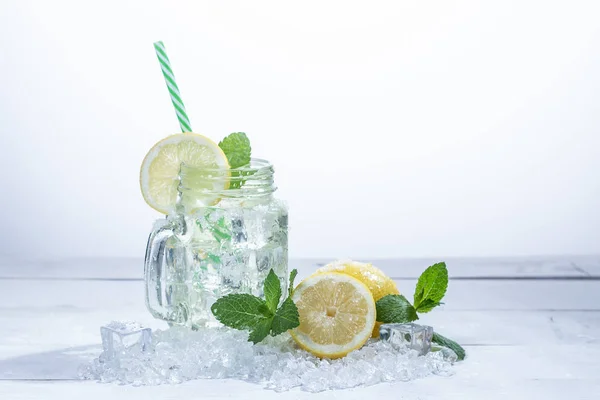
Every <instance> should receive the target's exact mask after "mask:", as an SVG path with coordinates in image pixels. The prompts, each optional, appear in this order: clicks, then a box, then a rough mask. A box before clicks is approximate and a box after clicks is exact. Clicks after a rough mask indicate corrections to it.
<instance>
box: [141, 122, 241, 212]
mask: <svg viewBox="0 0 600 400" xmlns="http://www.w3.org/2000/svg"><path fill="white" fill-rule="evenodd" d="M182 164H183V165H185V166H186V167H190V168H192V169H196V170H198V171H201V170H203V169H206V170H219V171H226V173H224V174H219V178H217V179H215V178H211V179H207V180H206V182H204V183H205V185H206V184H207V185H208V186H210V192H214V193H218V192H220V191H222V190H227V189H228V188H229V176H230V175H229V162H228V161H227V156H226V155H225V153H224V152H223V150H221V148H220V147H219V146H218V145H217V144H216V143H215V142H213V141H212V140H210V139H209V138H207V137H206V136H203V135H199V134H197V133H179V134H175V135H171V136H168V137H166V138H164V139H162V140H161V141H159V142H158V143H156V144H155V145H154V146H152V148H151V149H150V151H148V154H146V157H145V158H144V161H143V162H142V166H141V168H140V188H141V190H142V195H143V196H144V200H145V201H146V203H148V205H149V206H150V207H152V208H154V209H155V210H156V211H158V212H161V213H163V214H168V213H169V212H170V211H172V210H173V209H174V207H175V203H176V202H177V194H178V191H177V189H178V187H179V182H180V181H179V173H180V169H181V168H182ZM196 183H198V181H197V180H196ZM205 185H201V186H205ZM219 200H220V199H219V197H218V196H217V195H215V194H207V195H206V197H205V198H203V199H202V201H203V203H205V204H207V205H213V204H216V203H217V202H218V201H219Z"/></svg>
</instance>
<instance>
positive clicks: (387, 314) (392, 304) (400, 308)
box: [375, 294, 419, 324]
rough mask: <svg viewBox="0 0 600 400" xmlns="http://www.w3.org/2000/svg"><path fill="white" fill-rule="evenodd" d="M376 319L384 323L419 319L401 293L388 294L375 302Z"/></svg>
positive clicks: (400, 322)
mask: <svg viewBox="0 0 600 400" xmlns="http://www.w3.org/2000/svg"><path fill="white" fill-rule="evenodd" d="M375 308H376V310H377V321H379V322H383V323H386V324H390V323H398V324H403V323H406V322H411V321H416V320H418V319H419V317H418V316H417V311H416V310H415V308H414V307H413V306H412V304H410V302H409V301H408V300H407V299H406V297H404V296H402V295H401V294H389V295H387V296H385V297H382V298H381V299H379V300H378V301H377V303H375Z"/></svg>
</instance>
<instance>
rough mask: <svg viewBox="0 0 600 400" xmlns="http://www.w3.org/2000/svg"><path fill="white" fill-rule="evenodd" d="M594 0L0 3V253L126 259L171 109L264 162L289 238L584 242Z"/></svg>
mask: <svg viewBox="0 0 600 400" xmlns="http://www.w3.org/2000/svg"><path fill="white" fill-rule="evenodd" d="M599 18H600V2H597V1H588V2H583V1H560V2H559V1H522V0H519V1H506V0H505V1H447V0H441V1H405V0H403V1H390V2H383V1H361V2H353V1H306V0H305V1H301V2H287V1H286V2H284V1H268V2H267V1H252V2H249V1H235V2H234V1H227V2H225V1H224V2H216V1H213V2H208V1H189V2H154V1H135V2H131V1H118V2H112V1H106V0H104V1H96V2H88V1H85V2H84V1H77V2H76V1H73V2H68V3H67V2H64V1H37V2H32V1H2V2H1V5H0V79H1V82H2V84H1V85H0V129H1V138H0V150H1V151H2V155H1V156H0V184H1V191H2V195H1V196H0V202H1V203H0V210H2V224H3V227H2V234H1V239H2V242H1V243H0V254H1V255H2V256H19V257H29V258H47V257H83V256H135V257H141V256H142V255H143V252H144V248H145V244H146V237H147V234H148V233H149V230H150V227H151V224H152V221H153V220H154V219H156V218H158V217H159V215H158V214H157V213H156V212H155V211H153V210H152V209H150V208H149V207H148V206H146V204H145V203H144V201H143V199H142V197H141V195H140V192H139V186H138V174H139V165H140V163H141V161H142V159H143V157H144V155H145V153H146V151H147V150H148V149H149V148H150V147H151V146H152V144H153V143H154V142H156V141H158V140H159V139H161V138H163V137H164V136H166V135H168V134H171V133H176V132H177V131H178V124H177V120H176V118H175V114H174V111H173V108H172V106H171V104H170V100H169V96H168V94H167V90H166V87H165V84H164V81H163V78H162V76H161V73H160V69H159V66H158V62H157V60H156V57H155V54H154V50H153V48H152V42H153V41H156V40H163V41H164V42H165V45H166V47H167V51H168V54H169V56H170V58H171V61H172V64H173V68H174V71H175V76H176V77H177V80H178V82H179V86H180V89H181V93H182V96H183V98H184V101H185V104H186V106H187V109H188V113H189V115H190V119H191V122H192V127H193V128H194V130H195V131H196V132H199V133H203V134H206V135H208V136H210V137H212V138H213V139H215V140H220V139H221V138H222V137H223V136H225V135H226V134H228V133H230V132H234V131H245V132H246V133H247V134H248V135H249V137H250V139H251V141H252V144H253V148H254V155H255V156H260V157H264V158H268V159H269V160H271V161H272V162H273V163H274V165H275V167H276V170H277V172H276V179H277V183H278V186H279V187H280V191H279V196H280V197H282V198H284V199H286V200H288V202H289V206H290V219H291V220H290V223H291V231H290V240H291V242H290V250H291V256H295V257H299V256H302V257H309V256H319V257H320V256H329V257H345V256H349V257H362V258H375V257H391V256H405V257H408V256H465V255H477V256H495V255H529V254H537V255H544V254H575V253H598V250H599V244H600V212H599V211H598V210H599V208H600V23H599V20H600V19H599Z"/></svg>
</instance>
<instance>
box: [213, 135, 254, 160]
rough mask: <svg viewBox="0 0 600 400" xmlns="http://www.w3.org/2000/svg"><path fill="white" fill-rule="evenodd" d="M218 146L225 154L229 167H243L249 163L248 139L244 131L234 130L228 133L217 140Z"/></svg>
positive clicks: (250, 149) (249, 149)
mask: <svg viewBox="0 0 600 400" xmlns="http://www.w3.org/2000/svg"><path fill="white" fill-rule="evenodd" d="M219 147H220V148H221V150H223V153H225V155H226V156H227V160H228V161H229V166H230V167H231V168H239V167H243V166H244V165H246V164H249V163H250V154H251V152H252V148H251V147H250V140H249V139H248V136H246V134H245V133H244V132H234V133H231V134H229V135H228V136H227V137H225V138H224V139H223V140H221V141H220V142H219Z"/></svg>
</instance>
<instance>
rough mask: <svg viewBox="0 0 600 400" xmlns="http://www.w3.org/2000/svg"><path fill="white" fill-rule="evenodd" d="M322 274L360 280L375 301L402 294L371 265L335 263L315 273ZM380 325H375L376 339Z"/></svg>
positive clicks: (348, 261)
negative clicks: (336, 273)
mask: <svg viewBox="0 0 600 400" xmlns="http://www.w3.org/2000/svg"><path fill="white" fill-rule="evenodd" d="M322 272H340V273H343V274H347V275H350V276H352V277H354V278H356V279H358V280H359V281H361V282H362V283H364V284H365V285H366V286H367V287H368V288H369V290H370V291H371V293H372V294H373V299H374V300H375V301H377V300H379V299H381V298H382V297H385V296H387V295H388V294H400V292H399V291H398V287H397V286H396V282H394V281H393V280H392V278H390V277H389V276H387V275H386V274H384V273H383V271H382V270H380V269H379V268H377V267H375V266H374V265H373V264H371V263H362V262H358V261H352V260H340V261H334V262H332V263H329V264H327V265H325V266H324V267H321V268H319V269H318V270H317V272H315V273H316V274H318V273H322ZM380 325H381V323H380V322H377V323H376V324H375V328H374V329H373V337H374V338H375V337H379V326H380Z"/></svg>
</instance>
